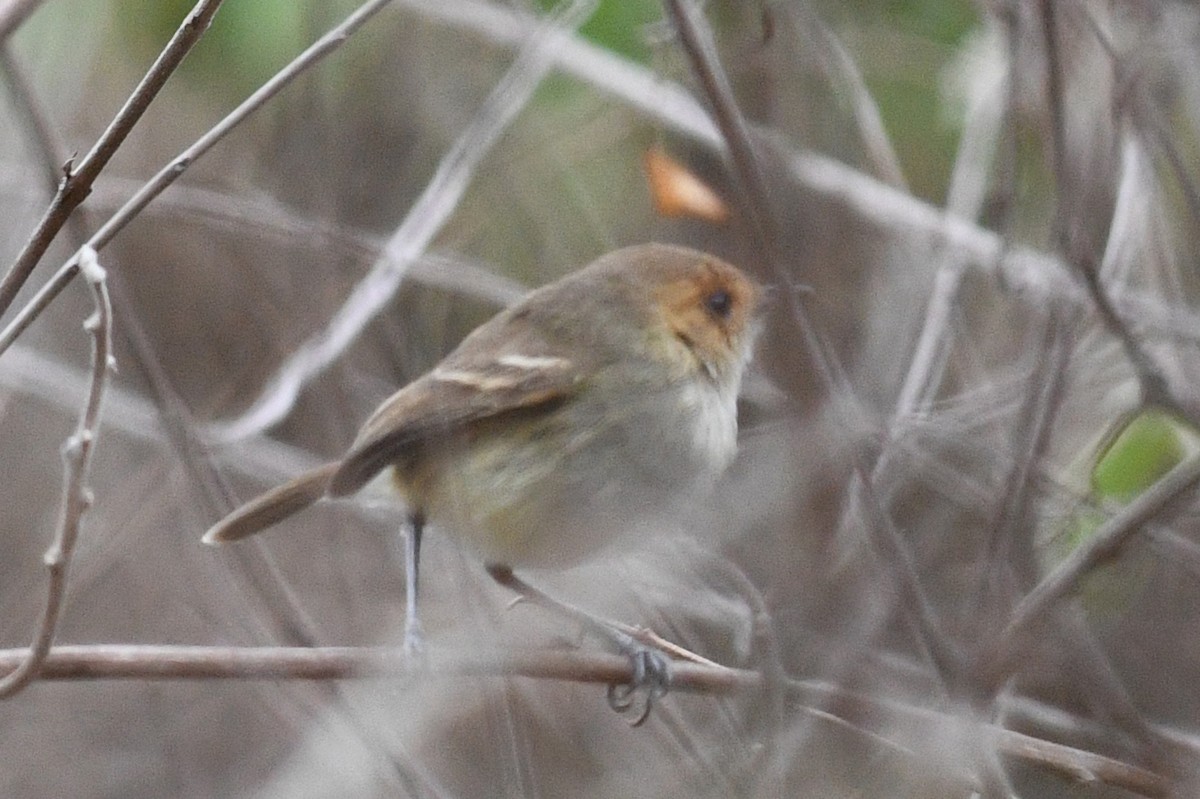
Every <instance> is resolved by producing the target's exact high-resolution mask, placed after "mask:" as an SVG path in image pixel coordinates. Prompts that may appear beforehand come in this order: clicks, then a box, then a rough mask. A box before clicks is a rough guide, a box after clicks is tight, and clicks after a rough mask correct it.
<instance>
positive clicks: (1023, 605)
mask: <svg viewBox="0 0 1200 799" xmlns="http://www.w3.org/2000/svg"><path fill="white" fill-rule="evenodd" d="M1197 482H1200V456H1193V457H1191V458H1189V459H1187V460H1185V461H1183V462H1182V463H1180V464H1179V465H1178V466H1176V467H1175V468H1174V469H1172V470H1171V471H1170V472H1168V473H1167V474H1166V475H1165V476H1164V477H1163V478H1162V479H1161V480H1159V481H1158V482H1156V483H1155V484H1154V485H1152V486H1150V488H1148V489H1146V490H1145V491H1143V492H1142V493H1141V494H1139V495H1138V496H1137V497H1136V498H1135V499H1134V500H1133V501H1131V502H1130V503H1129V504H1128V505H1126V506H1125V507H1123V508H1122V509H1121V510H1120V511H1118V512H1117V513H1116V514H1114V515H1113V517H1112V518H1110V519H1109V520H1108V521H1106V522H1105V523H1104V524H1102V525H1100V527H1098V528H1097V529H1096V530H1095V532H1093V533H1092V536H1091V538H1090V539H1089V541H1088V542H1087V543H1086V544H1084V545H1082V546H1079V547H1077V548H1076V549H1075V550H1074V551H1072V552H1071V554H1070V555H1069V556H1068V557H1066V558H1065V559H1064V560H1063V561H1062V562H1061V563H1059V564H1058V566H1057V567H1056V568H1055V569H1054V570H1053V571H1052V572H1050V574H1048V575H1046V577H1045V578H1044V579H1043V580H1042V581H1041V582H1040V583H1038V585H1037V586H1036V587H1035V588H1034V589H1033V590H1032V591H1030V592H1029V593H1028V594H1027V595H1026V596H1025V598H1024V599H1022V600H1021V602H1020V604H1018V605H1017V608H1016V610H1014V611H1013V615H1012V618H1011V619H1010V620H1009V622H1008V625H1007V627H1005V630H1004V632H1003V634H1002V635H1001V636H1000V638H999V639H998V641H997V644H996V645H995V647H994V648H993V649H992V655H993V656H989V657H987V658H986V659H985V661H984V663H985V664H986V666H987V670H988V673H989V675H990V676H989V682H992V683H993V684H995V683H998V682H1000V681H1002V680H1003V679H1004V677H1005V676H1007V675H1008V674H1009V673H1011V670H1012V669H1013V668H1014V664H1013V663H1012V655H1013V653H1014V652H1015V651H1017V644H1018V641H1019V639H1020V637H1021V636H1023V635H1024V634H1025V633H1026V632H1028V631H1029V630H1030V629H1031V628H1032V627H1033V626H1034V625H1035V624H1037V623H1038V622H1040V621H1042V620H1043V619H1044V618H1045V617H1046V615H1047V614H1048V613H1049V612H1050V610H1051V609H1052V608H1053V607H1054V606H1055V605H1056V603H1057V602H1058V601H1059V600H1060V599H1062V598H1063V597H1064V596H1066V595H1068V594H1070V593H1072V592H1073V591H1075V590H1076V588H1077V587H1078V585H1079V581H1080V580H1081V579H1082V578H1083V577H1084V576H1086V575H1087V574H1089V573H1090V572H1091V571H1092V570H1093V569H1095V568H1096V567H1097V566H1099V565H1101V564H1103V563H1104V562H1105V561H1106V560H1108V559H1110V558H1112V557H1114V556H1115V555H1116V554H1117V553H1118V552H1119V551H1120V550H1121V548H1122V547H1123V546H1125V544H1126V543H1128V541H1129V540H1130V539H1131V538H1132V537H1133V536H1134V535H1136V534H1137V533H1138V532H1139V531H1141V530H1142V529H1143V527H1144V526H1145V525H1146V523H1147V522H1149V521H1151V520H1152V519H1153V518H1154V517H1155V516H1157V515H1159V514H1160V513H1163V512H1165V511H1166V510H1168V508H1169V507H1170V506H1171V505H1172V504H1173V503H1174V502H1175V501H1177V500H1178V499H1179V498H1180V496H1181V495H1182V494H1183V493H1184V492H1185V491H1187V490H1188V489H1190V488H1191V487H1192V486H1194V485H1195V484H1196V483H1197Z"/></svg>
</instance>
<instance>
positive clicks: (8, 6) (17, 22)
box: [0, 0, 45, 42]
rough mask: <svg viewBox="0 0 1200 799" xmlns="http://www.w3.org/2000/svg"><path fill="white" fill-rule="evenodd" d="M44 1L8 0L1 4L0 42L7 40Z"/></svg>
mask: <svg viewBox="0 0 1200 799" xmlns="http://www.w3.org/2000/svg"><path fill="white" fill-rule="evenodd" d="M44 1H45V0H8V2H6V3H3V4H0V42H4V41H6V40H7V39H8V37H9V36H11V35H12V33H13V31H15V30H16V29H17V28H19V27H21V24H22V23H23V22H25V20H27V19H29V16H30V15H31V14H32V13H33V12H34V11H37V8H38V6H40V5H41V4H42V3H43V2H44Z"/></svg>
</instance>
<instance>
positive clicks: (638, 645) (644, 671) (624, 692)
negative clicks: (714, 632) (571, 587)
mask: <svg viewBox="0 0 1200 799" xmlns="http://www.w3.org/2000/svg"><path fill="white" fill-rule="evenodd" d="M485 568H486V569H487V573H488V575H490V576H491V578H492V579H493V580H495V581H496V582H497V583H499V584H500V585H502V586H504V587H505V588H508V589H509V590H512V591H515V592H516V593H518V594H520V595H521V596H522V597H524V598H525V599H528V600H529V601H531V602H534V603H536V604H538V605H541V606H542V607H544V608H548V609H550V610H553V611H555V612H558V613H561V614H563V615H565V616H567V617H568V618H571V619H574V620H575V621H577V622H579V623H580V624H582V625H583V626H584V627H585V628H587V629H590V630H592V631H594V632H597V633H599V634H600V635H602V636H603V637H605V638H607V639H608V640H609V641H612V642H613V643H614V644H615V645H616V646H617V648H618V649H619V650H620V651H621V654H623V655H625V656H626V657H628V658H629V662H630V665H631V666H632V669H633V677H632V679H631V680H630V681H629V683H628V684H626V685H610V686H608V704H609V706H610V707H612V709H613V710H616V711H617V712H618V713H624V712H626V711H628V710H629V709H630V708H631V707H632V706H633V697H634V694H635V693H636V692H637V691H639V690H640V689H642V688H644V689H646V702H645V704H644V705H643V706H642V709H641V711H639V713H638V715H637V718H635V719H634V720H633V721H632V722H631V724H632V725H633V726H634V727H636V726H638V725H640V724H641V723H642V722H644V721H645V720H646V719H647V718H648V717H649V716H650V711H651V709H652V708H653V706H654V701H655V700H656V699H658V698H659V697H661V696H664V695H665V694H666V693H667V690H668V689H669V688H670V685H671V668H670V661H669V660H668V658H667V657H666V656H665V655H664V654H663V652H662V651H661V650H659V649H658V648H656V647H653V646H648V645H646V644H644V643H642V642H641V641H639V640H638V638H637V637H636V635H635V632H636V631H635V630H634V628H631V627H629V626H628V625H625V624H621V623H619V622H613V621H609V620H607V619H602V618H600V617H599V616H596V615H594V614H592V613H589V612H587V611H586V610H584V609H583V608H580V607H577V606H575V605H572V604H569V603H567V602H563V601H562V600H560V599H555V598H554V597H552V596H550V595H549V594H547V593H546V592H545V591H542V590H541V589H540V588H535V587H533V586H532V585H530V584H529V583H527V582H525V581H524V580H522V579H521V578H520V577H518V576H516V575H515V574H513V570H512V569H511V568H509V567H508V566H503V565H500V564H495V563H493V564H488V565H487V566H486V567H485Z"/></svg>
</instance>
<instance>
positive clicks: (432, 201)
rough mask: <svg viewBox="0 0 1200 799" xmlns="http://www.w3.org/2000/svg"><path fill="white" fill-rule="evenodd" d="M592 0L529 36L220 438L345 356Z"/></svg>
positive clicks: (271, 419) (259, 425)
mask: <svg viewBox="0 0 1200 799" xmlns="http://www.w3.org/2000/svg"><path fill="white" fill-rule="evenodd" d="M594 7H595V4H594V2H592V0H575V2H574V3H573V4H572V5H571V7H570V8H569V9H568V10H566V11H565V12H563V13H562V14H561V15H556V17H554V18H551V19H549V20H547V21H546V23H545V26H544V27H543V28H542V29H541V30H540V31H539V32H538V33H537V34H536V35H534V36H533V37H531V39H530V40H529V41H528V42H527V44H526V46H525V48H524V49H523V50H522V51H521V54H520V56H518V58H517V60H516V61H515V62H514V63H513V65H512V66H511V67H510V68H509V70H508V72H507V73H506V74H505V75H504V77H503V78H502V79H501V80H500V82H499V83H497V84H496V86H495V88H493V89H492V92H491V94H489V95H488V98H487V100H486V101H485V102H484V104H483V106H482V107H481V108H480V109H479V112H478V113H477V114H476V115H475V117H474V119H472V120H471V123H470V124H469V125H468V126H467V128H466V129H465V130H464V131H463V132H462V134H461V135H460V136H459V137H458V139H456V140H455V142H454V144H453V145H451V147H450V149H449V150H448V151H447V152H446V154H445V155H444V156H443V157H442V160H441V163H440V164H438V168H437V171H436V172H435V173H434V175H433V177H432V178H431V179H430V181H429V183H428V184H427V185H426V187H425V190H424V191H423V192H422V193H421V196H420V197H419V198H418V199H417V201H416V202H415V203H414V204H413V207H412V209H411V210H410V211H409V212H408V215H407V216H406V217H405V219H404V221H403V222H402V223H401V225H400V227H398V228H397V229H396V232H395V233H393V234H392V237H391V239H390V240H389V241H388V243H387V245H386V247H385V248H384V251H383V253H382V254H381V256H380V258H379V259H378V260H377V261H376V263H375V265H374V267H372V269H371V271H370V272H369V273H368V274H367V275H366V277H364V278H363V280H362V281H361V282H360V283H359V284H358V286H357V287H356V288H355V289H354V291H352V292H351V294H350V296H349V297H347V298H346V301H345V302H344V303H343V304H342V307H341V308H340V309H339V310H338V312H337V313H335V314H334V316H333V318H332V319H331V320H330V321H329V324H328V325H327V326H326V327H325V329H324V330H322V331H320V332H319V333H317V334H316V335H315V336H313V337H312V338H310V339H308V340H307V341H305V342H304V343H303V344H301V345H300V347H298V348H297V350H296V351H295V352H294V353H292V355H291V356H290V357H289V358H288V359H287V360H286V361H285V362H284V363H283V365H282V366H280V367H279V369H278V370H277V371H276V373H275V375H274V376H273V377H272V378H271V379H270V380H269V381H268V383H267V385H266V387H265V388H264V389H263V391H262V392H261V394H260V395H259V397H258V399H257V400H255V402H254V403H253V404H252V405H251V406H250V408H248V409H247V410H246V411H245V413H243V414H242V415H241V416H239V417H237V418H235V419H233V420H231V421H229V422H226V423H224V424H218V425H214V432H215V435H216V437H217V438H219V439H221V440H224V441H230V440H237V439H239V438H243V437H245V436H249V435H254V434H256V433H259V432H262V431H263V430H266V429H267V428H269V427H271V426H272V425H274V424H276V423H277V422H279V421H280V420H282V419H283V418H284V417H285V416H286V415H287V414H288V412H289V411H290V410H291V408H292V405H293V404H294V403H295V400H296V397H297V396H298V395H299V393H300V391H301V389H303V387H304V386H305V384H306V383H307V382H308V381H309V380H311V379H312V378H313V377H315V376H316V375H318V374H320V373H322V372H323V371H324V370H325V369H327V368H328V367H329V365H330V364H332V363H333V362H334V361H336V360H337V359H338V358H339V357H341V355H342V353H343V352H345V350H346V348H347V347H348V346H350V344H352V343H353V342H354V341H355V340H356V339H357V338H358V336H359V334H361V333H362V331H363V329H364V328H365V327H366V326H367V324H368V323H369V322H370V321H371V320H372V319H373V318H374V317H375V316H376V314H378V313H379V312H380V311H381V310H382V309H383V308H384V307H386V305H387V304H388V302H390V301H391V298H392V297H393V296H394V295H395V293H396V291H397V289H398V288H399V287H400V284H401V282H402V281H403V279H404V276H405V275H406V274H407V272H408V269H409V267H410V265H411V264H412V263H413V261H414V260H415V259H416V258H418V257H419V256H420V255H421V253H422V252H424V251H425V248H426V247H428V246H429V243H430V242H431V241H432V240H433V237H434V236H435V235H437V232H438V231H439V230H441V228H442V226H443V225H444V224H445V223H446V221H447V220H448V219H449V218H450V215H451V214H452V213H453V212H454V210H455V208H457V207H458V202H459V200H460V199H461V198H462V196H463V193H464V192H465V191H466V189H467V186H468V185H469V184H470V182H471V179H472V178H473V177H474V173H475V170H476V169H477V168H478V167H479V164H480V163H482V161H483V159H484V157H485V156H486V155H487V154H488V152H490V150H491V148H492V146H493V145H494V144H495V143H496V142H497V141H498V140H499V138H500V136H501V134H502V133H503V132H504V130H505V129H506V128H507V127H508V125H509V124H510V123H511V122H512V121H513V120H514V119H515V118H516V116H517V114H518V113H519V112H520V111H521V109H522V108H524V107H525V105H526V103H528V101H529V99H530V98H531V97H532V96H533V92H534V90H535V89H536V88H537V87H538V85H539V84H540V83H541V81H542V79H543V78H544V77H545V76H546V74H547V73H548V72H549V71H550V69H551V68H552V66H553V64H554V61H553V58H552V57H551V55H552V53H553V51H554V48H555V46H556V45H557V42H558V41H559V40H558V39H557V38H556V37H554V36H551V35H550V33H551V32H554V31H557V30H561V29H562V28H563V27H572V28H573V27H576V26H578V25H581V24H583V22H584V21H585V20H586V19H587V18H588V16H590V14H591V11H592V10H593V9H594Z"/></svg>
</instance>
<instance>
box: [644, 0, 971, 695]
mask: <svg viewBox="0 0 1200 799" xmlns="http://www.w3.org/2000/svg"><path fill="white" fill-rule="evenodd" d="M664 2H665V4H666V6H667V9H668V10H669V12H670V14H671V19H672V21H673V22H674V24H675V29H676V31H677V32H678V34H679V39H680V42H681V44H682V45H683V48H684V51H685V52H686V53H687V55H688V57H689V58H690V60H691V63H692V69H693V71H694V72H695V73H696V75H697V77H698V78H699V80H700V83H701V86H702V87H703V89H704V91H705V94H706V97H707V98H708V100H709V103H710V105H711V106H712V108H713V111H714V113H715V114H716V117H717V125H718V127H719V128H720V130H721V133H722V136H723V137H724V139H725V143H726V146H727V147H728V148H729V151H730V154H731V156H732V161H733V166H734V171H735V173H736V174H737V177H738V179H739V180H740V182H741V184H742V187H743V191H744V194H745V196H746V200H747V202H748V203H749V205H750V209H749V210H750V217H751V221H752V222H753V224H754V228H755V233H756V234H757V235H758V238H759V243H760V245H761V247H762V250H763V252H764V253H765V254H766V256H767V260H768V261H769V262H770V264H771V266H772V269H773V270H774V272H775V274H776V276H777V277H778V279H779V282H780V283H781V284H783V285H787V284H788V282H789V281H790V280H791V279H792V277H793V276H792V275H790V274H789V273H788V270H787V268H786V266H785V259H784V258H783V255H782V252H781V251H780V249H779V246H780V239H779V230H778V228H777V225H776V222H775V215H774V209H773V205H772V201H771V196H770V193H769V190H768V188H767V183H766V179H765V177H764V174H763V170H762V165H761V163H760V162H759V159H758V156H757V154H756V152H755V149H754V145H753V143H752V141H751V131H750V127H749V125H748V123H747V122H746V119H745V117H744V116H743V115H742V113H741V110H740V109H739V107H738V105H737V101H736V99H735V97H734V96H733V89H732V88H731V86H730V84H729V80H728V77H727V76H726V75H725V72H724V70H723V69H722V67H721V64H720V61H719V60H718V58H717V56H716V52H715V50H716V47H715V44H714V43H713V41H712V32H711V31H710V30H709V29H708V27H707V26H706V25H705V24H704V21H703V18H702V16H701V14H700V13H699V11H697V9H696V7H695V4H694V3H693V2H692V0H664ZM784 297H785V301H786V302H787V304H788V310H789V311H790V312H791V315H792V319H793V320H794V321H795V322H796V325H797V327H798V329H799V332H800V334H801V336H802V338H803V341H804V343H805V345H806V347H807V349H808V352H809V354H810V356H811V358H812V362H813V365H814V366H815V371H816V372H817V374H818V375H819V377H820V379H821V380H822V382H823V383H824V386H825V388H826V390H827V391H828V392H829V394H830V396H831V397H833V398H834V399H833V404H834V407H835V408H836V409H837V412H838V413H839V414H841V415H842V416H843V417H846V418H847V420H848V417H850V416H851V415H853V413H854V409H855V407H856V403H855V401H854V397H853V392H852V390H851V389H850V387H849V382H848V380H847V379H846V376H845V374H844V372H843V370H842V368H841V365H840V363H839V362H838V360H837V358H836V356H835V355H834V354H833V353H832V352H831V351H830V349H829V348H828V347H827V346H826V344H825V342H824V341H823V339H822V337H821V335H820V334H819V333H818V331H817V330H816V328H815V326H814V325H813V322H812V320H811V319H810V317H809V315H808V313H807V311H806V310H805V309H804V307H803V306H802V305H801V303H800V298H799V295H798V294H797V293H796V292H791V291H789V292H784ZM847 426H848V427H850V428H851V429H853V428H854V427H855V425H852V424H847ZM853 456H854V461H855V463H854V466H855V469H854V472H855V475H854V479H853V487H852V495H853V497H854V498H855V499H861V500H862V504H863V507H864V508H865V510H866V519H865V522H866V529H867V535H868V538H869V540H870V542H871V544H872V546H873V547H874V549H875V551H876V553H877V554H878V556H879V561H880V563H882V564H886V565H887V566H888V569H889V574H890V575H891V576H892V577H893V580H894V583H895V586H896V588H897V590H898V592H899V593H900V595H901V602H900V603H899V605H900V609H901V612H902V613H903V614H904V617H905V619H906V620H907V621H908V622H909V625H910V627H911V629H912V631H913V633H914V634H915V635H916V637H917V640H918V644H919V645H920V646H921V647H922V649H923V650H925V651H926V652H927V653H928V655H929V657H930V659H931V661H932V663H933V664H934V666H935V668H936V669H937V670H938V672H939V673H940V674H942V675H943V676H944V677H947V678H949V677H952V676H953V674H954V673H956V672H957V671H958V669H959V666H960V665H961V662H962V658H961V657H960V656H959V653H957V652H955V651H954V650H953V647H952V646H951V644H950V642H949V641H947V639H946V637H945V636H944V635H943V634H942V633H941V631H940V624H939V623H938V621H937V619H936V618H935V616H934V613H933V610H932V605H931V604H930V603H929V601H928V599H927V598H926V597H925V594H924V591H923V590H922V588H921V585H920V581H919V579H918V578H917V574H916V568H915V565H914V558H913V557H912V553H911V552H910V550H909V547H908V545H907V542H905V541H904V540H903V539H902V538H901V537H900V536H899V534H898V532H897V531H896V528H895V525H894V524H893V523H892V520H891V518H890V517H889V516H888V514H887V511H886V510H885V509H884V507H883V504H882V502H881V501H880V498H879V496H878V495H877V494H876V492H875V487H874V485H873V484H872V483H871V481H870V478H869V477H868V475H869V474H870V472H871V469H870V465H869V464H868V463H867V459H866V458H865V457H864V456H863V453H862V452H861V451H860V450H858V449H856V450H855V451H854V453H853ZM847 506H849V503H847Z"/></svg>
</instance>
